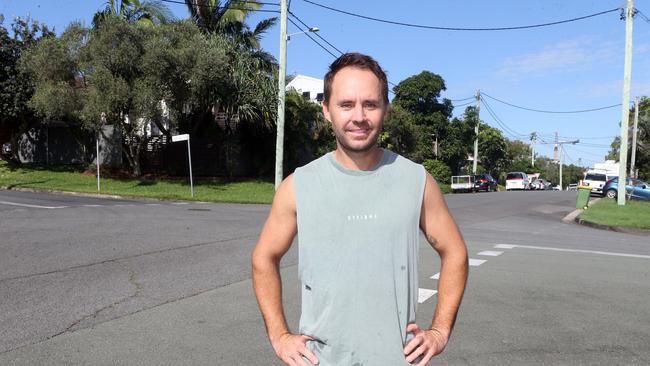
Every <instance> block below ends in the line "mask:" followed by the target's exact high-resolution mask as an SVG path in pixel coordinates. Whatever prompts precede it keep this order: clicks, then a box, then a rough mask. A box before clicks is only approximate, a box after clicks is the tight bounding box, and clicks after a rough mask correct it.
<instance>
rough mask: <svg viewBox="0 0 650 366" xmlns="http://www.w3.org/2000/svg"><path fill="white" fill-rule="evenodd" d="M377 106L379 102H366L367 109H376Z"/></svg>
mask: <svg viewBox="0 0 650 366" xmlns="http://www.w3.org/2000/svg"><path fill="white" fill-rule="evenodd" d="M375 108H377V104H375V103H366V109H375Z"/></svg>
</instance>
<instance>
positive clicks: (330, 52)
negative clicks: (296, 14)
mask: <svg viewBox="0 0 650 366" xmlns="http://www.w3.org/2000/svg"><path fill="white" fill-rule="evenodd" d="M287 20H289V21H290V22H291V24H293V25H294V26H295V27H296V28H298V29H300V30H301V31H305V35H306V36H307V37H309V39H311V40H312V41H314V43H316V44H317V45H318V46H320V48H322V49H324V50H325V52H327V53H329V54H330V55H332V57H334V58H337V57H338V56H337V55H335V54H333V53H332V51H330V50H329V49H327V47H325V46H323V45H322V44H321V43H320V42H318V41H317V40H316V39H315V38H314V37H312V36H311V35H310V34H309V32H307V31H306V30H304V29H301V28H300V26H299V25H298V24H296V22H294V21H293V19H291V18H287Z"/></svg>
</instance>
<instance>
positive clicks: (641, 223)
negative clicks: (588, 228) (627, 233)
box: [580, 198, 650, 229]
mask: <svg viewBox="0 0 650 366" xmlns="http://www.w3.org/2000/svg"><path fill="white" fill-rule="evenodd" d="M580 218H581V219H583V220H586V221H591V222H594V223H596V224H602V225H609V226H622V227H631V228H636V229H650V202H648V201H626V202H625V206H619V205H618V204H617V203H616V200H613V199H609V198H603V199H601V200H600V201H598V202H596V203H595V204H593V205H592V206H589V209H587V210H585V211H584V212H583V213H582V214H580Z"/></svg>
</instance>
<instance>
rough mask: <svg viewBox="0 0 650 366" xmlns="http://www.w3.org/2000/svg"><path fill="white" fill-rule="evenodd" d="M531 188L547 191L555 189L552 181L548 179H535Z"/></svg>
mask: <svg viewBox="0 0 650 366" xmlns="http://www.w3.org/2000/svg"><path fill="white" fill-rule="evenodd" d="M530 189H535V190H538V191H546V190H550V189H553V187H552V185H551V182H549V181H547V180H546V179H535V180H534V181H533V182H532V183H531V184H530Z"/></svg>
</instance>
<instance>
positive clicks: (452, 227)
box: [404, 174, 468, 365]
mask: <svg viewBox="0 0 650 366" xmlns="http://www.w3.org/2000/svg"><path fill="white" fill-rule="evenodd" d="M420 228H421V229H422V231H423V232H424V234H425V236H426V238H427V240H428V241H429V243H430V244H431V246H432V247H433V249H435V250H436V251H437V252H438V255H440V263H441V270H440V280H439V281H438V304H437V305H436V312H435V315H434V318H433V321H432V323H431V328H430V329H427V330H422V329H420V328H419V327H418V326H417V325H416V324H410V325H409V326H408V328H407V331H409V332H412V333H413V334H414V335H415V337H414V338H413V339H412V340H411V341H410V342H409V343H408V344H407V345H406V347H405V348H404V353H405V354H406V355H407V357H406V360H407V361H408V362H411V361H413V360H415V359H417V358H418V357H420V356H422V360H421V361H420V363H418V365H426V364H427V363H428V362H429V360H430V359H431V358H432V357H433V356H435V355H437V354H439V353H440V352H442V350H443V349H444V348H445V346H446V345H447V342H448V341H449V337H450V335H451V331H452V329H453V328H454V323H455V321H456V314H457V313H458V308H459V307H460V302H461V300H462V298H463V293H464V291H465V284H466V282H467V270H468V264H467V248H466V247H465V241H464V240H463V237H462V235H461V234H460V230H459V229H458V226H457V225H456V222H455V221H454V218H453V217H452V216H451V213H450V212H449V208H447V204H446V203H445V200H444V198H443V196H442V192H441V191H440V188H439V187H438V184H437V183H436V181H435V179H433V177H431V175H429V174H427V177H426V185H425V188H424V199H423V202H422V211H421V214H420Z"/></svg>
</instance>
